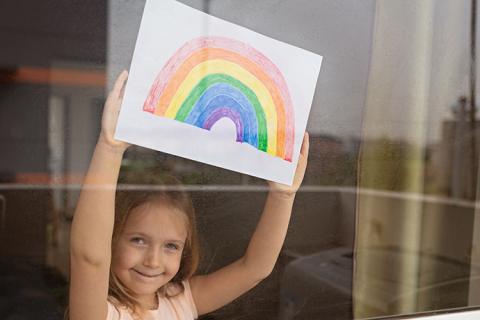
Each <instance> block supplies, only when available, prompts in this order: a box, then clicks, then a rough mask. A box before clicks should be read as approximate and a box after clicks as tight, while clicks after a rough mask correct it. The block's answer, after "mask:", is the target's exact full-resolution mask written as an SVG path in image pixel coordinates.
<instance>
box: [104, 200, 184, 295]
mask: <svg viewBox="0 0 480 320" xmlns="http://www.w3.org/2000/svg"><path fill="white" fill-rule="evenodd" d="M186 238H187V228H186V217H185V214H184V213H183V212H181V211H179V210H178V209H175V208H172V207H170V206H167V205H164V204H161V203H145V204H143V205H141V206H139V207H137V208H135V209H133V210H132V211H131V212H130V214H129V215H128V217H127V220H126V222H125V226H124V229H123V231H122V233H121V234H120V237H119V239H118V242H117V244H116V247H115V250H114V256H113V259H112V270H113V272H114V274H115V275H116V276H117V277H118V278H119V280H120V281H121V282H122V283H123V285H125V286H126V287H128V288H129V289H130V290H131V291H133V293H134V294H135V295H136V298H137V299H139V300H140V301H142V302H143V303H145V304H151V303H152V302H154V301H155V300H152V299H155V292H156V291H157V290H158V289H159V288H160V287H162V286H163V285H165V284H166V283H168V282H169V281H170V280H171V279H172V278H173V277H174V276H175V274H176V273H177V272H178V269H179V267H180V261H181V258H182V252H183V248H184V245H185V241H186Z"/></svg>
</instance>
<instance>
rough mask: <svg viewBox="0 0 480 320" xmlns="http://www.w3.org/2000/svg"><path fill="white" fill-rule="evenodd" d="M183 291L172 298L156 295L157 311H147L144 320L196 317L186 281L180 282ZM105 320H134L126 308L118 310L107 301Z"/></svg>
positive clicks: (188, 319)
mask: <svg viewBox="0 0 480 320" xmlns="http://www.w3.org/2000/svg"><path fill="white" fill-rule="evenodd" d="M182 283H183V286H184V288H185V290H184V291H183V292H182V293H179V294H178V295H176V296H173V297H168V298H167V297H162V296H161V295H158V309H156V310H149V311H148V316H147V317H146V318H145V320H156V319H161V320H193V319H196V318H197V317H198V314H197V308H196V307H195V303H194V301H193V297H192V291H191V289H190V285H189V283H188V281H184V282H182ZM107 303H108V313H107V320H134V319H133V317H132V316H131V314H130V313H129V312H128V310H127V309H126V308H121V307H120V308H118V307H116V306H114V305H113V304H112V303H110V302H109V301H108V302H107Z"/></svg>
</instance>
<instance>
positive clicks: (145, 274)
mask: <svg viewBox="0 0 480 320" xmlns="http://www.w3.org/2000/svg"><path fill="white" fill-rule="evenodd" d="M132 270H133V271H135V272H136V273H138V274H139V275H141V276H144V277H147V278H156V277H158V276H161V275H162V274H163V272H162V273H158V274H147V273H143V272H140V271H138V270H137V269H133V268H132Z"/></svg>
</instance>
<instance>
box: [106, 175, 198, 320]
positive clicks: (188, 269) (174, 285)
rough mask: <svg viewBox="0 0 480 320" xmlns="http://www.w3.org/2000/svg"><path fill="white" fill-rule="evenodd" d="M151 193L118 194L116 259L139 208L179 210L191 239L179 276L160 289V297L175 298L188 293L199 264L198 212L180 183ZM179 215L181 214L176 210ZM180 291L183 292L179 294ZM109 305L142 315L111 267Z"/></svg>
mask: <svg viewBox="0 0 480 320" xmlns="http://www.w3.org/2000/svg"><path fill="white" fill-rule="evenodd" d="M153 188H154V190H149V191H131V190H117V193H116V202H115V222H114V226H113V234H112V257H114V253H115V248H116V244H117V243H118V239H119V238H120V235H121V233H122V231H123V229H124V227H125V223H126V221H127V218H128V216H129V214H130V213H131V212H132V210H134V209H135V208H138V207H140V206H141V205H144V204H146V203H158V202H160V203H162V204H165V205H167V206H169V207H172V208H175V209H178V211H180V212H181V214H184V215H185V218H186V228H187V239H186V241H185V246H184V249H183V252H182V259H181V262H180V267H179V270H178V272H177V274H176V275H175V276H174V277H173V279H172V280H170V282H169V283H168V284H166V285H165V286H163V287H161V288H159V291H158V292H159V293H161V294H164V295H165V296H173V295H176V294H178V293H180V292H182V291H183V290H184V288H183V285H182V281H184V280H187V279H188V278H190V277H191V276H192V275H193V274H194V273H195V271H196V269H197V267H198V263H199V255H200V254H199V244H198V238H197V231H196V222H195V210H194V208H193V204H192V200H191V198H190V196H189V195H188V193H187V192H186V191H185V190H184V188H183V187H182V185H181V184H180V183H179V182H178V180H177V179H175V178H173V177H168V178H167V179H165V181H164V184H163V185H162V186H161V187H156V188H155V187H153ZM175 211H177V210H175ZM179 289H180V290H179ZM108 291H109V301H110V302H112V303H113V304H114V305H115V306H120V305H123V306H125V307H127V308H128V309H129V310H130V311H131V312H133V314H134V315H137V316H138V315H139V314H140V313H142V310H141V307H140V306H141V304H140V302H139V301H138V300H137V299H136V298H135V297H134V295H133V293H132V292H131V291H130V290H129V289H128V288H127V287H126V286H124V285H123V284H122V282H121V281H120V279H118V277H117V276H116V275H115V274H114V272H113V271H112V267H110V281H109V290H108Z"/></svg>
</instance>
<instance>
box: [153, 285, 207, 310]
mask: <svg viewBox="0 0 480 320" xmlns="http://www.w3.org/2000/svg"><path fill="white" fill-rule="evenodd" d="M161 309H164V310H165V311H167V314H168V315H172V316H174V315H175V314H178V315H182V317H180V318H177V317H171V318H168V317H167V319H196V318H197V317H198V312H197V307H196V306H195V301H194V300H193V296H192V291H191V289H190V283H189V281H188V280H185V281H182V282H181V284H170V285H168V286H167V287H166V288H165V291H164V293H163V294H159V311H160V310H161Z"/></svg>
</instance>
